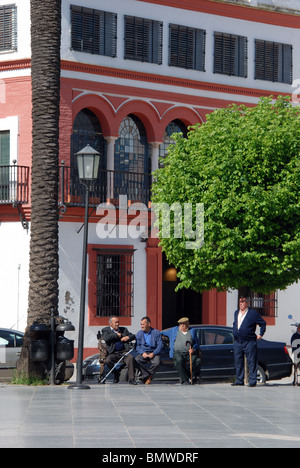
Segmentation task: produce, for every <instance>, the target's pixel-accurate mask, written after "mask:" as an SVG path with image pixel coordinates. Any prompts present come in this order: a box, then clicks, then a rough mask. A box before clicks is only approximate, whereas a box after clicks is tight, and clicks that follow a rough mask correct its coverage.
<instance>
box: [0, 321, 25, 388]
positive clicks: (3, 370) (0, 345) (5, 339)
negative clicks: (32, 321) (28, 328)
mask: <svg viewBox="0 0 300 468" xmlns="http://www.w3.org/2000/svg"><path fill="white" fill-rule="evenodd" d="M23 337H24V333H22V332H20V331H16V330H11V329H8V328H0V380H8V379H10V378H11V377H12V375H13V372H14V370H15V368H16V362H17V360H18V359H19V357H20V354H21V349H22V346H23Z"/></svg>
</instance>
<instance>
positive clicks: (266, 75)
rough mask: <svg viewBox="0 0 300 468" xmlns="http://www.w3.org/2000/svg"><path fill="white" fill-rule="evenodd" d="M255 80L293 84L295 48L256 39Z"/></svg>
mask: <svg viewBox="0 0 300 468" xmlns="http://www.w3.org/2000/svg"><path fill="white" fill-rule="evenodd" d="M255 79H258V80H266V81H273V82H277V83H287V84H291V83H292V81H293V47H292V46H291V45H290V44H281V43H278V42H270V41H263V40H260V39H256V40H255Z"/></svg>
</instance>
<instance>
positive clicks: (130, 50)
mask: <svg viewBox="0 0 300 468" xmlns="http://www.w3.org/2000/svg"><path fill="white" fill-rule="evenodd" d="M162 30H163V23H162V22H160V21H153V20H150V19H145V18H137V17H135V16H125V56H124V58H125V59H131V60H139V61H141V62H149V63H157V64H159V65H160V64H161V63H162V34H163V33H162Z"/></svg>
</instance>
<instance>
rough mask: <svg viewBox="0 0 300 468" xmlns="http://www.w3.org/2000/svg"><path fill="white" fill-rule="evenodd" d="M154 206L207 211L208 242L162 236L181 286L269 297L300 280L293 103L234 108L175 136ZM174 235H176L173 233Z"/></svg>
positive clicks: (299, 139)
mask: <svg viewBox="0 0 300 468" xmlns="http://www.w3.org/2000/svg"><path fill="white" fill-rule="evenodd" d="M173 138H174V139H175V144H174V145H171V146H169V148H168V154H167V156H166V157H165V159H164V167H163V168H162V169H159V170H158V171H157V172H156V173H155V177H156V180H155V182H154V184H153V201H154V202H155V203H166V204H168V205H170V206H171V205H172V204H173V203H179V204H181V205H182V206H183V204H184V203H192V204H193V206H195V205H196V204H197V203H203V204H204V243H203V246H202V247H201V248H198V249H187V248H186V241H187V239H186V236H185V235H184V233H183V235H182V237H180V238H179V237H178V236H177V237H176V236H174V235H172V231H171V236H170V237H164V238H163V237H161V241H160V244H161V246H162V249H163V251H164V252H165V254H166V257H167V259H168V261H169V262H170V263H172V264H173V265H174V266H175V267H176V268H177V270H178V277H179V279H180V285H179V287H186V288H192V289H194V290H196V291H203V290H209V289H212V288H216V289H218V290H226V289H230V288H233V289H239V288H241V287H247V288H250V289H252V290H253V291H256V292H262V293H269V292H271V291H274V290H275V289H284V288H286V287H287V286H288V285H290V284H292V283H294V282H295V281H297V280H298V279H299V276H300V191H299V187H300V161H299V151H300V117H299V108H298V107H297V106H293V104H292V103H291V102H290V100H289V98H286V97H282V96H280V97H278V99H277V100H276V101H273V100H272V98H271V97H269V98H262V99H261V100H260V101H259V102H258V104H257V105H256V106H255V107H246V106H243V105H242V106H238V105H230V106H229V107H227V108H225V109H218V110H216V111H214V112H212V113H211V114H209V115H207V121H206V122H205V123H203V124H202V125H200V124H199V125H196V126H194V127H191V128H190V129H189V133H188V136H187V138H183V137H182V135H180V134H177V135H173ZM173 234H174V232H173Z"/></svg>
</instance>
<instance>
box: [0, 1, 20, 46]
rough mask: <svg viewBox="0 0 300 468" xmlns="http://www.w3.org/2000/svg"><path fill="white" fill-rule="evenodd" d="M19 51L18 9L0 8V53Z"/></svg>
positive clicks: (4, 6) (12, 6) (13, 7)
mask: <svg viewBox="0 0 300 468" xmlns="http://www.w3.org/2000/svg"><path fill="white" fill-rule="evenodd" d="M15 50H17V7H16V5H3V6H0V52H7V51H15Z"/></svg>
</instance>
